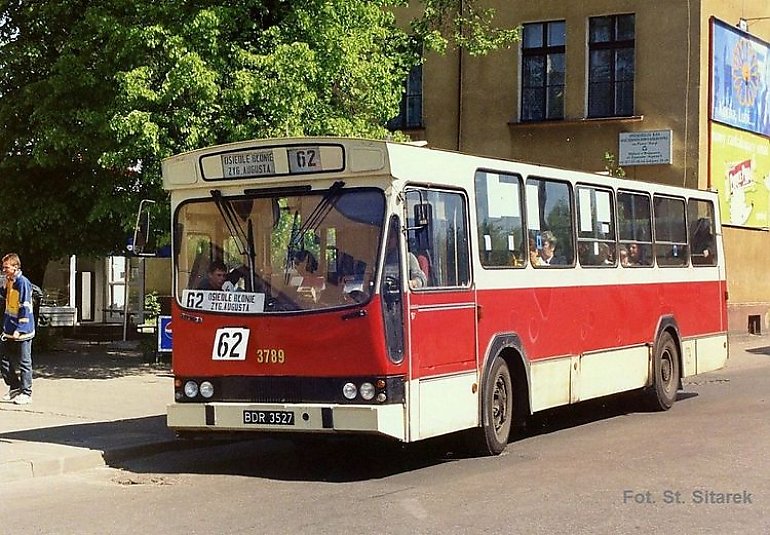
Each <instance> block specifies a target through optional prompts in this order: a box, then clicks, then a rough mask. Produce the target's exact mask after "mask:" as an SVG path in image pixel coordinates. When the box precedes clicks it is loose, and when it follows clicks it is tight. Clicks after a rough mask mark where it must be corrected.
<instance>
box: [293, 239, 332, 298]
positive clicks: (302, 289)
mask: <svg viewBox="0 0 770 535" xmlns="http://www.w3.org/2000/svg"><path fill="white" fill-rule="evenodd" d="M294 269H295V270H296V275H294V276H293V277H292V278H291V281H290V284H291V285H292V286H296V287H297V294H298V295H299V296H300V297H302V298H304V299H306V300H311V301H313V302H314V303H317V302H318V300H319V299H320V297H321V292H323V291H324V290H325V289H326V281H325V280H324V278H323V277H320V276H318V275H316V272H317V271H318V260H316V258H315V256H314V255H313V253H311V252H310V251H307V250H302V251H297V252H296V253H295V254H294Z"/></svg>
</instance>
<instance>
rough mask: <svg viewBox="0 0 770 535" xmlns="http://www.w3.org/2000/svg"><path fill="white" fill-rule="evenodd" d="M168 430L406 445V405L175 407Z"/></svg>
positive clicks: (169, 418)
mask: <svg viewBox="0 0 770 535" xmlns="http://www.w3.org/2000/svg"><path fill="white" fill-rule="evenodd" d="M167 424H168V427H169V428H171V429H173V430H175V431H204V432H205V431H211V432H217V431H228V432H229V431H261V432H265V431H269V432H282V431H283V432H294V433H333V432H338V433H365V434H379V435H385V436H389V437H393V438H395V439H398V440H401V441H406V427H407V426H406V408H405V407H404V405H399V404H394V405H302V404H275V405H273V404H270V405H268V404H261V403H259V404H255V403H222V402H217V403H173V404H171V405H169V406H168V416H167Z"/></svg>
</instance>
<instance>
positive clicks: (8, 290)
mask: <svg viewBox="0 0 770 535" xmlns="http://www.w3.org/2000/svg"><path fill="white" fill-rule="evenodd" d="M0 280H2V281H3V282H4V283H5V284H3V286H2V287H0V296H2V297H3V298H5V314H3V334H5V335H6V336H8V337H10V336H12V335H13V333H15V332H18V333H19V337H18V338H17V339H16V340H19V341H21V340H28V339H30V338H33V337H34V336H35V317H34V315H33V312H32V283H30V282H29V279H28V278H27V277H25V276H24V275H22V273H21V271H17V272H16V275H15V277H14V278H13V279H12V280H8V279H6V278H2V279H0Z"/></svg>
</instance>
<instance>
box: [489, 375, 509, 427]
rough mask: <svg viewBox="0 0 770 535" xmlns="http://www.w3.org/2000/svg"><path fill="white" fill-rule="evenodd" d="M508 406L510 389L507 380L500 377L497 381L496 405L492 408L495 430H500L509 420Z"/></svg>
mask: <svg viewBox="0 0 770 535" xmlns="http://www.w3.org/2000/svg"><path fill="white" fill-rule="evenodd" d="M507 406H508V389H507V388H506V385H505V380H504V379H503V378H502V377H501V376H498V377H497V380H496V381H495V392H494V403H493V406H492V419H493V420H494V423H495V429H496V430H497V429H500V428H501V427H502V426H503V425H504V424H505V422H506V421H507V420H508V415H507V414H506V410H507Z"/></svg>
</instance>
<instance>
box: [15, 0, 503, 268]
mask: <svg viewBox="0 0 770 535" xmlns="http://www.w3.org/2000/svg"><path fill="white" fill-rule="evenodd" d="M405 4H407V2H406V1H404V0H379V1H369V0H294V1H290V0H262V1H257V0H208V1H206V0H164V1H161V2H158V1H149V0H55V1H54V0H47V1H40V2H29V1H24V0H15V1H5V2H3V3H2V4H0V6H2V7H1V8H0V72H1V74H0V126H1V128H2V130H1V131H0V187H1V188H2V189H3V191H4V192H5V195H4V198H5V199H6V200H5V201H3V202H2V203H0V247H2V248H3V250H11V249H13V250H16V251H17V252H19V254H20V255H21V256H22V258H23V259H24V261H25V268H26V270H27V271H28V272H30V271H31V272H32V274H33V276H34V277H35V278H36V280H42V270H43V269H44V267H45V265H46V263H47V262H48V260H49V259H51V258H58V257H62V256H65V255H69V254H87V255H102V254H107V253H110V252H118V251H122V250H124V248H125V245H126V238H127V236H128V232H127V229H129V228H130V226H131V225H132V223H133V216H134V214H135V210H136V208H137V206H138V203H139V200H140V199H142V198H150V199H154V200H156V201H165V199H166V197H165V194H164V193H163V191H162V188H161V179H160V162H161V160H162V159H163V158H165V157H167V156H170V155H172V154H174V153H178V152H182V151H186V150H191V149H195V148H199V147H202V146H206V145H210V144H215V143H223V142H230V141H236V140H242V139H248V138H261V137H273V136H297V135H343V136H365V137H374V138H382V137H384V136H388V135H390V133H389V132H387V130H386V129H385V127H384V125H385V124H386V122H387V120H388V119H389V118H391V117H392V116H394V115H396V114H397V111H398V104H399V100H400V95H401V90H402V85H403V80H404V79H405V77H406V76H407V73H408V72H409V70H410V68H411V67H412V66H414V65H415V64H416V63H417V62H419V61H421V54H420V51H421V50H422V49H423V47H425V48H427V49H428V50H442V49H443V48H444V47H446V46H447V45H448V44H449V43H452V42H454V43H458V44H460V45H461V46H464V47H466V48H467V49H468V50H469V51H471V52H472V53H483V52H485V51H487V50H490V49H492V48H495V47H499V46H504V45H506V44H508V43H510V42H511V41H512V39H514V38H515V36H516V35H515V32H511V31H501V30H496V29H494V28H492V26H491V20H492V19H491V17H492V16H493V13H492V12H490V11H485V10H481V9H478V8H477V7H476V3H475V2H474V1H469V0H465V1H464V2H461V1H460V0H424V1H423V2H422V5H423V7H424V12H423V15H422V16H421V17H420V18H418V19H416V20H415V21H413V25H412V31H410V32H406V31H402V30H400V29H399V28H398V27H397V25H396V23H395V19H394V16H393V14H392V12H391V11H390V10H389V8H391V7H394V6H400V5H405ZM459 6H463V7H462V11H461V12H458V7H459ZM155 206H158V207H165V208H166V209H167V208H168V205H167V203H164V202H159V203H156V205H155ZM30 266H31V267H30Z"/></svg>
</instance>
